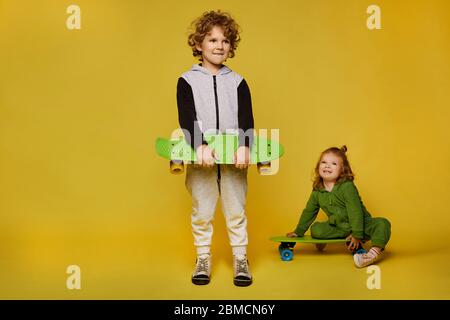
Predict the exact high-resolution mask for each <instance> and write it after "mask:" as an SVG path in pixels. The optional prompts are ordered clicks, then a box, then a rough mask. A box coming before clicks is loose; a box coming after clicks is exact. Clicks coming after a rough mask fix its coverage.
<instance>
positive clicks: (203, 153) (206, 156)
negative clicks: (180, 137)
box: [197, 144, 216, 168]
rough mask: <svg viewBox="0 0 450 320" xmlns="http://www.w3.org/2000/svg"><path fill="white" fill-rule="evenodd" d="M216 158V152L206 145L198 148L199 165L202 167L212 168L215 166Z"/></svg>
mask: <svg viewBox="0 0 450 320" xmlns="http://www.w3.org/2000/svg"><path fill="white" fill-rule="evenodd" d="M215 162H216V158H215V155H214V151H213V150H211V148H210V147H209V146H207V145H206V144H202V145H201V146H199V147H198V148H197V163H198V165H200V166H202V167H208V168H211V167H213V166H214V163H215Z"/></svg>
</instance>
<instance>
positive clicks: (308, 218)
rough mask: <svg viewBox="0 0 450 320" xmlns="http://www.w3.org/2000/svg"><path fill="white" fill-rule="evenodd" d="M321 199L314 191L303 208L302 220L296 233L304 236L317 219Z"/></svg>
mask: <svg viewBox="0 0 450 320" xmlns="http://www.w3.org/2000/svg"><path fill="white" fill-rule="evenodd" d="M319 209H320V206H319V199H318V198H317V192H314V191H313V192H312V193H311V196H310V197H309V200H308V202H307V203H306V207H305V209H303V212H302V215H301V216H300V220H299V222H298V224H297V228H295V231H294V232H295V234H297V236H299V237H303V235H304V234H305V232H306V230H308V228H309V226H310V225H311V224H312V223H313V222H314V220H316V217H317V213H318V212H319Z"/></svg>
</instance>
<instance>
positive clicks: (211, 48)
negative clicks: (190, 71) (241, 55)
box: [196, 26, 230, 66]
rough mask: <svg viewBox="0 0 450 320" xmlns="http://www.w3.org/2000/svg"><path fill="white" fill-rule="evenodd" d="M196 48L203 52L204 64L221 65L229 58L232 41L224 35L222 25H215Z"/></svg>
mask: <svg viewBox="0 0 450 320" xmlns="http://www.w3.org/2000/svg"><path fill="white" fill-rule="evenodd" d="M196 48H197V50H198V51H201V52H202V57H203V63H204V64H208V63H210V64H213V65H215V66H219V65H221V64H222V63H223V62H224V61H225V60H226V59H227V58H228V53H229V52H230V41H229V40H228V39H227V38H226V37H225V36H224V34H223V30H222V28H221V27H219V26H214V27H213V28H212V29H211V31H210V32H209V33H207V34H206V36H205V38H204V39H203V41H202V43H201V44H198V45H197V46H196Z"/></svg>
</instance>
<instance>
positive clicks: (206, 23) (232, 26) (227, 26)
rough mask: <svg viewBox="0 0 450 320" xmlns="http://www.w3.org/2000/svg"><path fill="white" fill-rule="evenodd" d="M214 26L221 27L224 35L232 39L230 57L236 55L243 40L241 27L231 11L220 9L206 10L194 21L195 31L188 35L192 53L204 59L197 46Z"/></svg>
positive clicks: (192, 26) (193, 27)
mask: <svg viewBox="0 0 450 320" xmlns="http://www.w3.org/2000/svg"><path fill="white" fill-rule="evenodd" d="M214 26H219V27H221V28H222V30H223V34H224V36H225V37H226V38H227V39H228V40H229V41H230V53H229V56H228V57H229V58H233V57H234V54H235V53H234V51H235V50H236V48H237V46H238V44H239V41H241V38H240V35H239V32H240V27H239V25H238V24H237V23H236V21H235V20H234V19H233V18H232V17H231V15H230V14H229V13H227V12H222V11H220V10H217V11H206V12H204V13H203V14H202V15H201V16H200V17H198V18H197V19H195V20H194V21H193V22H192V25H191V28H192V29H193V32H192V33H191V34H190V35H189V36H188V45H189V46H190V47H191V49H192V55H193V56H194V57H200V61H201V60H202V58H201V57H202V53H201V51H198V50H197V48H196V46H197V45H199V44H201V43H202V42H203V39H205V36H206V35H207V34H208V33H209V32H211V29H212V28H213V27H214Z"/></svg>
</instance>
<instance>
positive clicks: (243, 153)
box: [234, 146, 250, 169]
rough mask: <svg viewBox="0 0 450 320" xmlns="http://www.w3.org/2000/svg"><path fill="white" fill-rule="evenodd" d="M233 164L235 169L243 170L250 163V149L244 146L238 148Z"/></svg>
mask: <svg viewBox="0 0 450 320" xmlns="http://www.w3.org/2000/svg"><path fill="white" fill-rule="evenodd" d="M234 163H235V165H236V168H238V169H245V168H247V167H248V165H249V163H250V149H249V147H246V146H240V147H239V148H238V149H237V150H236V153H235V154H234Z"/></svg>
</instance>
